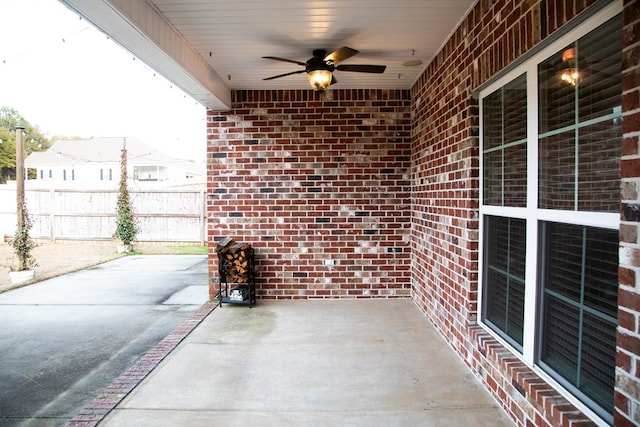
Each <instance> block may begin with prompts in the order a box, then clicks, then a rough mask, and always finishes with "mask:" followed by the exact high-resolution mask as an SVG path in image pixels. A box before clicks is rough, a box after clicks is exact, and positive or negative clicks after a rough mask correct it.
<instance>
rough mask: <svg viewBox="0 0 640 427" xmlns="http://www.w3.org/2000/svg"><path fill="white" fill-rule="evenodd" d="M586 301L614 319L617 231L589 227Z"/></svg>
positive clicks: (616, 288) (593, 307) (616, 291)
mask: <svg viewBox="0 0 640 427" xmlns="http://www.w3.org/2000/svg"><path fill="white" fill-rule="evenodd" d="M586 237H587V240H586V243H585V246H586V247H585V267H584V276H585V278H584V282H585V284H584V303H585V304H586V305H587V306H588V307H590V308H592V309H594V310H597V311H599V312H601V313H603V314H606V315H608V316H611V317H612V318H615V317H617V315H618V264H619V260H618V246H619V243H618V234H617V232H616V231H613V230H605V229H602V228H587V236H586Z"/></svg>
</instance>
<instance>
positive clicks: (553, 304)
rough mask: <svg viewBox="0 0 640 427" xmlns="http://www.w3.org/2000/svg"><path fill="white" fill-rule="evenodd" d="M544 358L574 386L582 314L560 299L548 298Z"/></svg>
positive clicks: (551, 296)
mask: <svg viewBox="0 0 640 427" xmlns="http://www.w3.org/2000/svg"><path fill="white" fill-rule="evenodd" d="M544 313H545V316H544V319H543V326H542V333H543V336H544V339H543V340H542V343H541V348H540V351H541V357H540V359H541V360H543V361H544V362H545V363H546V364H547V365H549V367H551V368H552V369H553V370H554V371H555V372H557V373H558V374H559V375H560V376H561V377H562V378H564V379H566V380H567V381H569V382H570V383H571V384H575V383H576V381H577V378H578V374H577V371H576V364H577V360H576V358H577V354H578V347H579V339H578V334H577V331H578V330H579V329H580V312H579V311H578V310H577V309H576V307H573V306H571V305H569V304H566V303H564V302H563V301H562V300H561V299H560V298H557V297H555V296H553V295H550V294H545V298H544Z"/></svg>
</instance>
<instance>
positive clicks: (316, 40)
mask: <svg viewBox="0 0 640 427" xmlns="http://www.w3.org/2000/svg"><path fill="white" fill-rule="evenodd" d="M60 1H62V2H63V3H65V4H66V5H67V6H69V7H70V8H72V9H74V10H75V11H77V12H78V13H79V14H80V15H83V16H84V17H85V18H86V19H87V20H89V21H90V22H92V23H93V24H94V25H95V26H96V27H98V28H99V29H101V30H102V31H104V32H105V33H106V34H108V35H109V36H110V37H111V38H112V39H114V40H116V41H117V42H118V43H119V44H121V45H122V46H123V47H125V48H126V49H128V50H129V51H131V52H132V54H134V55H135V56H137V57H139V58H140V59H141V60H143V61H145V62H146V63H147V64H148V65H149V66H150V67H151V68H154V69H155V70H156V71H157V72H159V73H161V74H163V75H164V76H165V77H166V78H168V79H169V80H171V81H172V82H173V83H175V84H176V85H177V86H179V87H181V88H182V89H183V90H184V91H185V92H186V93H188V94H190V95H191V96H193V97H194V98H195V99H196V100H198V101H199V102H201V103H203V104H204V105H206V106H207V107H209V108H212V109H227V108H229V107H230V90H231V89H309V85H308V82H307V77H306V75H305V74H304V73H303V74H294V75H291V76H286V77H282V78H280V79H275V80H270V81H264V80H263V78H265V77H270V76H274V75H278V74H283V73H287V72H291V71H297V70H299V69H302V67H301V66H299V65H296V64H292V63H286V62H278V61H273V60H268V59H263V58H262V57H263V56H276V57H281V58H288V59H292V60H296V61H300V62H305V61H306V60H307V59H309V58H310V57H311V56H312V51H313V50H314V49H326V50H327V51H331V50H333V49H337V48H340V47H342V46H348V47H351V48H353V49H357V50H359V51H360V53H359V54H358V55H356V56H353V57H351V58H349V59H347V60H345V61H344V62H342V64H376V65H378V64H380V65H386V66H387V69H386V71H385V72H384V74H367V73H354V72H345V71H335V72H334V76H335V77H336V79H337V80H338V83H337V84H335V85H333V86H331V88H332V89H333V88H335V89H371V88H375V89H408V88H410V87H411V86H412V85H413V83H414V82H415V80H416V79H417V78H418V77H419V75H420V74H421V73H422V71H423V70H424V68H425V67H426V65H427V64H428V63H429V62H430V61H431V60H432V59H433V57H434V55H435V54H436V53H437V52H438V50H439V49H440V47H441V46H442V45H443V43H444V42H445V41H446V40H447V38H448V37H449V35H450V34H451V33H452V32H453V30H454V29H455V28H456V27H457V25H458V24H459V23H460V21H461V19H462V18H463V17H464V16H465V15H466V14H467V12H468V11H469V10H470V8H471V7H472V6H473V4H475V2H476V1H477V0H394V1H389V0H326V1H324V0H318V1H313V0H312V1H302V0H270V1H264V0H184V1H180V0H60ZM409 61H412V62H416V61H421V62H420V64H419V65H412V66H409Z"/></svg>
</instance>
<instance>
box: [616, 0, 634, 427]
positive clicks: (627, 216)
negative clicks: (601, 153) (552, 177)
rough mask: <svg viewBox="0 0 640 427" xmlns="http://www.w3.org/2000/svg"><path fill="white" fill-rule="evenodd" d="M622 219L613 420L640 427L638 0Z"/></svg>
mask: <svg viewBox="0 0 640 427" xmlns="http://www.w3.org/2000/svg"><path fill="white" fill-rule="evenodd" d="M622 19H623V26H624V27H623V30H622V46H623V47H622V70H623V71H622V132H623V135H622V138H623V140H622V162H621V176H622V186H621V187H622V191H621V193H622V196H621V198H622V217H621V219H622V221H621V223H620V244H621V251H620V271H619V275H618V276H619V279H620V288H619V290H618V304H619V310H618V355H617V356H618V357H617V360H616V362H617V366H618V369H617V373H616V374H617V375H616V396H615V406H616V412H615V414H614V423H615V425H617V426H631V425H640V381H638V377H639V376H640V323H639V319H640V281H638V280H637V279H636V278H637V277H638V274H639V273H640V256H639V255H640V244H638V235H639V234H640V232H639V230H638V228H639V227H640V167H638V165H639V164H640V162H639V160H638V157H639V155H640V147H639V144H638V143H639V142H640V65H639V64H640V1H639V0H631V1H629V0H627V1H625V3H624V10H623V14H622Z"/></svg>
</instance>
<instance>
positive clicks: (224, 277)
mask: <svg viewBox="0 0 640 427" xmlns="http://www.w3.org/2000/svg"><path fill="white" fill-rule="evenodd" d="M216 252H217V254H218V284H219V287H218V303H219V305H220V307H222V303H228V304H240V305H248V306H249V307H251V306H252V305H254V304H255V303H256V277H255V259H254V251H253V247H252V246H251V245H250V244H249V243H238V242H236V241H235V240H233V239H230V238H227V239H225V240H223V241H221V242H220V243H219V244H218V246H217V248H216Z"/></svg>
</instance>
